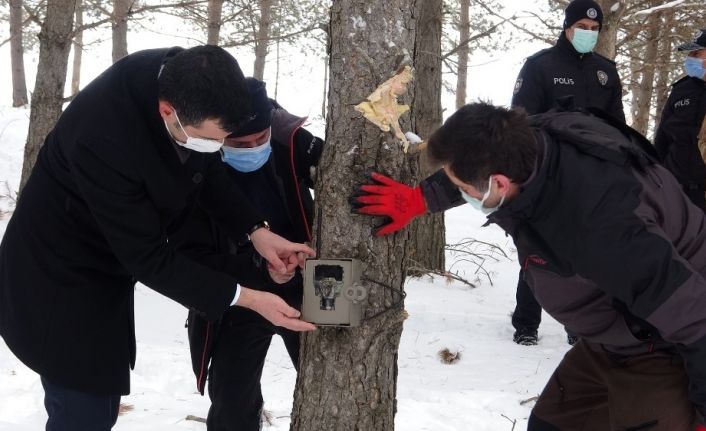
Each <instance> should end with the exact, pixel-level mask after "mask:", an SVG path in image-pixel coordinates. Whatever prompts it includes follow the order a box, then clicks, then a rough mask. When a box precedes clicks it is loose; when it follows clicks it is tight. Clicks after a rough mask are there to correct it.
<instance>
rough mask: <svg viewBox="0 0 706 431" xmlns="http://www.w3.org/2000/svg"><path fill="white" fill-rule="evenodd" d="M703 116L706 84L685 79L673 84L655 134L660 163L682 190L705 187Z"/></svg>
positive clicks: (705, 102)
mask: <svg viewBox="0 0 706 431" xmlns="http://www.w3.org/2000/svg"><path fill="white" fill-rule="evenodd" d="M704 115H706V81H704V80H703V79H698V78H693V77H689V76H687V77H685V78H682V79H680V80H679V81H677V82H676V83H674V85H673V86H672V92H671V93H670V94H669V98H668V99H667V103H666V105H665V106H664V109H663V110H662V119H661V120H660V122H659V127H658V128H657V133H656V134H655V147H656V148H657V151H658V152H659V155H660V157H661V158H662V162H663V163H664V165H665V166H666V167H667V169H669V170H670V171H671V172H672V173H673V174H674V176H675V177H677V179H678V180H679V181H680V182H681V183H682V184H683V185H684V186H685V187H696V188H700V189H703V188H704V187H706V164H704V160H703V157H702V156H701V152H700V151H699V145H698V144H699V143H698V137H699V131H700V130H701V126H702V124H703V122H704Z"/></svg>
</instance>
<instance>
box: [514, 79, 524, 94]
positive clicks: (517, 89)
mask: <svg viewBox="0 0 706 431" xmlns="http://www.w3.org/2000/svg"><path fill="white" fill-rule="evenodd" d="M521 88H522V78H521V77H520V78H517V81H515V89H514V90H513V91H512V94H513V95H515V94H517V93H519V92H520V89H521Z"/></svg>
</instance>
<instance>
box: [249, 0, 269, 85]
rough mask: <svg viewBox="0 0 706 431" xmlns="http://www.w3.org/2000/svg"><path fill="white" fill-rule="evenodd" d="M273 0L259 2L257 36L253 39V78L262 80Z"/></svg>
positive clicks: (260, 0)
mask: <svg viewBox="0 0 706 431" xmlns="http://www.w3.org/2000/svg"><path fill="white" fill-rule="evenodd" d="M273 3H274V1H273V0H259V1H258V4H259V5H260V19H259V20H258V25H257V36H256V37H255V66H254V68H253V69H254V71H253V76H254V77H255V78H257V79H259V80H263V79H264V76H265V60H266V59H267V42H268V39H269V37H270V27H271V26H272V4H273Z"/></svg>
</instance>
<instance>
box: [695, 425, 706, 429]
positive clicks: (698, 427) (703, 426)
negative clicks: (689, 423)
mask: <svg viewBox="0 0 706 431" xmlns="http://www.w3.org/2000/svg"><path fill="white" fill-rule="evenodd" d="M694 431H706V425H701V424H696V429H695V430H694Z"/></svg>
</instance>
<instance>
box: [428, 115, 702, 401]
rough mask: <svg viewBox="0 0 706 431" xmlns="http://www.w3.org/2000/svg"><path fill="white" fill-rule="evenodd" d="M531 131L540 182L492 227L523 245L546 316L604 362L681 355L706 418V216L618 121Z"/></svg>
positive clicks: (538, 119) (434, 199)
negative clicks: (606, 355) (609, 357)
mask: <svg viewBox="0 0 706 431" xmlns="http://www.w3.org/2000/svg"><path fill="white" fill-rule="evenodd" d="M531 121H532V123H533V125H534V129H535V136H536V142H537V146H538V152H539V154H538V161H537V164H536V165H535V170H534V172H533V173H532V175H531V176H530V177H529V178H528V179H527V180H526V181H525V183H523V184H521V185H520V193H519V194H518V195H517V196H516V197H515V199H513V200H512V201H510V202H508V203H506V204H504V205H503V206H501V207H500V208H499V209H498V210H497V211H495V212H494V213H492V214H491V215H489V216H488V222H489V223H495V224H497V225H499V226H500V227H501V228H502V229H503V230H504V231H505V232H507V233H508V234H509V235H511V236H512V238H513V241H514V243H515V245H516V247H517V253H518V255H519V258H520V262H521V263H522V265H523V268H524V269H525V271H524V277H525V281H526V282H527V284H528V285H529V287H530V289H531V290H532V292H533V293H534V295H535V297H536V298H537V301H538V302H539V303H540V305H541V306H542V308H543V309H544V310H546V311H547V312H548V313H549V314H550V315H552V317H554V318H555V319H556V320H557V321H559V322H561V323H562V324H564V325H565V326H566V327H567V329H568V330H570V331H571V332H572V333H574V334H577V335H578V336H580V337H581V339H582V340H583V341H585V342H588V343H589V344H590V345H591V346H592V348H594V349H597V350H599V351H607V352H610V353H613V354H615V355H619V356H624V357H629V356H634V355H645V354H652V353H653V352H656V353H655V354H675V353H678V354H680V355H681V357H682V358H683V360H684V362H685V366H686V373H687V376H688V378H689V383H690V385H689V392H690V398H691V400H692V402H693V403H694V404H695V405H696V407H698V408H699V410H700V411H701V413H702V414H704V413H706V281H705V280H706V218H705V215H704V213H703V212H702V211H701V210H700V209H698V208H697V207H695V206H694V205H691V204H690V202H689V201H688V200H687V198H686V196H685V195H684V194H683V193H682V192H681V185H680V184H679V183H678V182H677V180H676V179H675V178H674V176H673V175H671V173H669V171H668V170H667V169H665V168H664V167H663V166H662V165H661V164H659V163H657V157H656V153H654V154H650V152H654V149H653V148H652V146H651V145H650V143H649V142H648V141H647V140H646V139H645V138H644V137H642V136H641V135H639V134H638V133H637V132H635V131H634V130H632V129H629V128H628V127H627V126H625V125H624V124H621V123H619V122H618V121H617V120H614V122H613V123H611V122H610V121H606V120H604V119H599V118H596V117H593V116H587V115H584V114H578V113H572V112H562V113H546V114H540V115H537V116H535V117H534V118H531ZM596 172H600V175H596ZM436 175H438V174H435V176H436ZM435 176H433V177H431V178H428V179H427V180H425V181H426V182H434V181H435ZM422 190H423V192H424V198H425V200H426V201H427V203H428V207H429V208H430V210H431V211H441V210H444V209H446V207H450V206H453V205H456V204H457V202H458V201H459V195H460V193H459V192H458V190H457V189H455V188H454V187H449V186H443V185H442V184H436V185H431V184H426V185H425V187H423V188H422ZM439 193H445V194H446V195H447V196H446V197H440V196H434V195H435V194H437V195H438V194H439ZM439 203H442V204H443V205H444V206H441V207H440V206H438V204H439Z"/></svg>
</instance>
